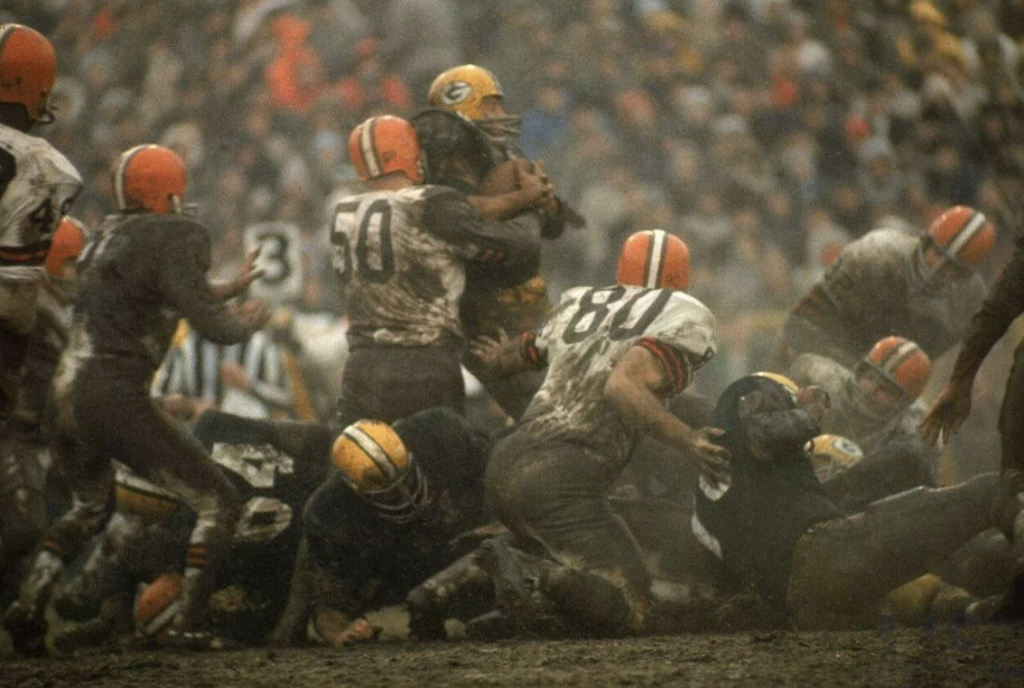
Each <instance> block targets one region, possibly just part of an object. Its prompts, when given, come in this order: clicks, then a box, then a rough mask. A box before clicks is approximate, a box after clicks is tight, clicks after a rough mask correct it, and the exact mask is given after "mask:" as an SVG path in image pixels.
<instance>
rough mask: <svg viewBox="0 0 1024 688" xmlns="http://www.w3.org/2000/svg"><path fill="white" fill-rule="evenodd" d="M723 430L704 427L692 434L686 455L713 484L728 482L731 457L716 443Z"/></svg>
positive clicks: (730, 473) (727, 451)
mask: <svg viewBox="0 0 1024 688" xmlns="http://www.w3.org/2000/svg"><path fill="white" fill-rule="evenodd" d="M723 435H725V430H722V429H720V428H712V427H706V428H701V429H700V430H697V431H696V432H695V433H693V442H692V443H691V445H690V448H689V450H688V451H687V454H688V456H689V458H690V460H691V461H693V462H694V463H695V464H696V465H697V468H698V469H699V470H700V472H701V473H702V474H703V475H704V477H705V478H706V479H707V480H708V481H709V482H712V483H714V484H716V485H717V484H722V483H726V482H728V481H729V477H730V476H731V475H732V469H731V468H730V466H729V459H730V458H732V455H731V454H730V453H729V450H728V449H726V448H725V447H723V446H721V445H720V444H718V443H717V440H719V439H720V438H721V437H722V436H723Z"/></svg>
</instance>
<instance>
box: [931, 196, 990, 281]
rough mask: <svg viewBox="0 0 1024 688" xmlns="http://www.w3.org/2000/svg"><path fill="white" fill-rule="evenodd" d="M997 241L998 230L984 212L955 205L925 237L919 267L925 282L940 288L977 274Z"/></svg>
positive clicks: (937, 220)
mask: <svg viewBox="0 0 1024 688" xmlns="http://www.w3.org/2000/svg"><path fill="white" fill-rule="evenodd" d="M995 243H996V231H995V229H994V228H993V227H992V223H991V222H989V221H988V218H986V217H985V215H984V213H981V212H979V211H977V210H975V209H974V208H970V207H968V206H964V205H958V206H954V207H952V208H950V209H949V210H947V211H946V212H944V213H942V215H940V216H939V217H937V218H936V219H935V221H934V222H932V224H931V226H930V227H928V231H927V232H926V233H925V234H924V235H923V236H922V237H921V245H920V246H919V247H918V250H917V255H916V256H915V263H916V265H915V268H916V270H917V273H918V274H919V276H920V278H921V280H922V281H923V283H924V284H925V285H927V286H931V287H935V288H937V287H940V286H942V285H943V284H944V283H948V282H949V281H950V279H952V278H955V277H958V276H959V277H963V276H966V275H970V274H971V273H973V272H974V270H975V269H976V268H978V267H979V266H980V265H981V264H982V263H983V262H984V261H985V259H986V258H988V254H989V253H991V251H992V247H993V246H995Z"/></svg>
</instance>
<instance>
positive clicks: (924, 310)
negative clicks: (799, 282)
mask: <svg viewBox="0 0 1024 688" xmlns="http://www.w3.org/2000/svg"><path fill="white" fill-rule="evenodd" d="M995 240H996V233H995V229H993V227H992V224H991V223H990V222H989V221H988V220H987V219H986V217H985V215H983V214H982V213H980V212H978V211H976V210H974V209H973V208H968V207H966V206H956V207H953V208H950V209H949V210H947V211H946V212H945V213H943V214H942V215H941V216H939V217H938V218H937V219H936V220H935V221H934V222H933V223H932V224H931V226H930V227H929V228H928V231H927V232H925V233H924V234H922V235H921V237H920V239H915V238H914V237H911V236H908V235H906V234H904V233H902V232H899V231H897V230H895V229H876V230H873V231H871V232H868V233H867V234H865V235H864V236H863V237H861V238H860V239H858V240H856V241H854V242H852V243H850V244H847V245H846V246H845V247H843V250H842V251H841V252H840V254H839V258H838V259H837V260H836V262H835V263H833V264H832V266H831V267H830V268H829V270H828V272H826V273H825V275H824V276H823V277H822V278H821V279H820V280H818V282H817V283H816V284H815V285H814V286H813V287H811V290H810V292H808V294H807V295H806V296H804V297H803V299H801V300H800V302H799V303H797V305H796V306H794V307H793V310H792V311H791V312H790V314H789V318H788V319H787V320H786V323H785V325H784V326H783V331H782V341H781V344H780V352H779V354H780V362H781V364H782V368H783V369H784V368H785V367H786V366H788V365H789V363H790V362H791V361H792V360H793V358H794V357H796V356H797V355H799V354H801V353H805V352H810V353H816V354H820V355H822V356H827V357H828V358H831V359H833V360H834V361H836V362H838V363H840V364H842V365H844V366H846V367H848V368H852V367H853V366H855V365H857V362H858V361H860V360H861V359H862V358H863V357H864V355H865V354H866V353H867V352H868V351H869V350H870V349H871V347H872V346H874V345H875V343H876V342H878V341H879V340H880V339H882V338H883V337H887V336H889V335H899V336H901V337H905V338H906V339H909V340H911V341H913V342H916V343H917V345H918V346H920V347H921V348H922V349H923V350H924V351H925V353H927V354H928V355H929V356H930V357H931V358H933V359H934V358H936V357H938V356H939V355H940V354H942V353H943V352H945V351H946V350H948V349H949V348H950V347H952V346H953V344H955V343H956V341H957V339H959V338H960V336H961V335H962V334H963V332H964V330H965V329H966V327H967V323H968V322H969V319H970V315H971V313H973V312H974V311H976V310H977V309H978V306H980V305H981V301H982V299H983V298H984V295H985V283H984V281H983V280H982V278H981V275H980V274H978V268H979V266H981V265H982V263H983V262H984V261H985V259H986V258H987V257H988V254H989V252H990V251H991V250H992V246H993V245H994V244H995Z"/></svg>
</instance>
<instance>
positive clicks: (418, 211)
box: [331, 186, 465, 346]
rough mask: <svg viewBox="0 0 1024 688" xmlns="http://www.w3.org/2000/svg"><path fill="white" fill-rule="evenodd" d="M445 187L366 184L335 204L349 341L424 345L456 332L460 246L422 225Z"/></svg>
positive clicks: (337, 263)
mask: <svg viewBox="0 0 1024 688" xmlns="http://www.w3.org/2000/svg"><path fill="white" fill-rule="evenodd" d="M446 192H447V190H445V189H443V187H435V186H413V187H408V188H405V189H401V190H398V191H372V192H368V193H364V194H359V195H357V196H350V197H347V198H344V199H342V200H341V202H339V203H338V205H337V206H336V210H335V216H334V222H333V225H332V228H331V243H332V244H333V245H334V267H335V271H336V273H337V275H338V277H339V279H340V281H341V284H342V285H343V289H344V299H345V311H346V314H347V316H348V318H349V328H348V333H349V339H350V341H358V340H359V339H363V340H367V341H369V342H372V343H377V344H385V345H399V346H430V345H437V344H439V343H440V342H443V341H444V340H446V339H451V340H459V339H461V336H462V335H461V333H462V330H461V327H460V325H459V322H458V302H459V299H460V297H461V296H462V292H463V289H464V287H465V267H464V263H463V255H464V253H465V252H464V250H462V249H460V248H459V247H457V246H455V245H454V244H452V243H449V242H447V241H445V240H444V239H442V238H440V237H438V236H437V235H435V234H433V233H431V232H430V231H428V230H427V229H426V228H425V227H424V226H423V223H424V213H425V210H426V204H427V202H428V201H429V199H430V198H431V197H432V196H436V195H438V194H440V193H446Z"/></svg>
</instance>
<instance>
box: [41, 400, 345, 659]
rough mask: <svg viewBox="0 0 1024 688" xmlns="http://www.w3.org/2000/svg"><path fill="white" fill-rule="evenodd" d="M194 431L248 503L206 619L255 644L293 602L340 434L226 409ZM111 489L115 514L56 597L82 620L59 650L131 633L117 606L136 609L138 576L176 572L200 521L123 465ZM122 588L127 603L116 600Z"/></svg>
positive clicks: (223, 632) (57, 604) (207, 416)
mask: <svg viewBox="0 0 1024 688" xmlns="http://www.w3.org/2000/svg"><path fill="white" fill-rule="evenodd" d="M194 434H195V437H196V439H198V440H199V441H200V442H201V443H202V444H203V446H204V447H205V448H206V450H207V451H209V452H210V457H211V459H212V460H213V462H214V463H215V464H216V466H217V469H218V470H219V471H220V473H221V474H222V475H223V476H224V477H225V479H227V480H228V481H229V482H230V483H231V484H232V485H233V487H234V488H235V489H236V490H237V492H238V495H239V501H240V503H241V504H242V507H241V510H240V513H241V516H240V517H239V519H238V521H237V522H236V524H235V528H234V532H233V534H232V537H231V541H230V545H229V549H228V551H227V553H226V554H225V555H224V557H223V560H224V564H223V565H222V566H220V567H219V569H218V570H217V572H216V577H215V582H214V583H213V584H212V585H211V587H212V589H213V590H214V592H213V593H212V594H211V596H210V598H209V604H208V605H207V606H206V609H205V617H206V618H207V621H208V623H209V624H210V627H211V628H212V629H213V630H214V631H215V634H216V636H217V637H218V638H220V639H230V640H233V641H240V642H244V643H248V644H255V643H259V642H262V641H263V639H264V637H265V636H266V635H267V634H268V633H269V632H270V631H271V630H272V629H273V628H274V626H275V625H276V624H277V622H278V621H279V619H280V615H281V612H282V610H283V609H284V607H285V603H286V601H287V599H288V590H289V580H290V576H291V573H292V569H293V565H294V561H295V553H296V550H297V549H298V546H299V542H300V539H301V533H302V527H301V526H302V510H303V507H304V505H305V503H306V500H307V499H308V498H309V496H310V495H311V494H312V493H313V491H314V490H316V488H317V487H319V486H320V484H321V483H323V481H324V478H325V476H326V475H327V470H328V467H329V465H330V459H329V457H330V449H331V444H332V442H333V440H334V435H333V433H332V432H331V431H330V430H329V429H328V428H327V427H326V426H323V425H316V424H309V423H297V422H289V421H265V420H257V419H249V418H242V417H239V416H234V415H231V414H228V413H223V412H220V411H207V412H206V413H204V414H203V415H202V416H200V418H199V420H198V421H197V422H196V425H195V428H194ZM115 494H116V503H117V518H115V519H111V521H110V524H109V525H108V527H107V530H106V532H105V533H104V536H103V537H102V538H101V539H100V540H99V541H98V542H97V543H96V544H95V545H94V546H93V548H92V553H91V554H90V556H89V558H88V559H87V560H86V562H85V563H84V565H83V566H81V568H80V570H79V573H78V575H77V576H76V577H75V578H74V579H72V580H71V581H69V582H68V583H67V584H66V585H64V586H63V587H62V589H61V591H60V593H59V594H58V595H57V596H56V597H55V599H54V603H53V607H54V609H55V610H56V611H57V612H58V614H60V616H61V617H62V618H64V619H68V620H75V621H85V622H86V623H84V624H82V625H81V626H79V627H77V628H74V629H71V630H69V631H67V632H64V633H61V634H59V635H57V636H56V637H55V638H54V643H55V645H56V646H57V647H58V648H59V649H61V650H65V651H66V650H69V649H71V648H73V647H81V646H85V645H95V644H98V643H100V642H106V641H108V640H109V639H110V636H111V634H112V633H115V632H116V631H117V629H118V628H119V627H120V628H125V629H129V630H130V629H131V628H132V626H133V624H131V623H127V624H125V623H123V622H121V621H120V619H119V618H118V616H117V614H114V613H111V612H113V611H117V612H120V613H122V614H123V613H125V612H128V613H130V611H131V604H130V598H131V597H133V596H134V592H135V588H136V584H137V583H139V582H145V583H152V582H153V581H154V580H156V579H157V578H159V577H160V576H162V575H164V574H174V575H177V574H178V572H180V571H181V570H182V569H183V568H184V566H185V564H186V561H185V560H184V558H183V556H182V554H183V553H184V552H185V547H186V545H187V542H188V536H189V531H190V530H191V528H192V525H193V523H194V521H195V514H194V512H193V511H192V510H191V509H189V508H188V506H187V505H186V504H184V503H183V502H182V501H181V500H180V499H178V498H177V497H176V495H174V494H173V493H170V492H168V491H166V490H162V489H160V488H158V487H157V486H155V485H152V484H150V483H148V482H146V481H144V480H142V479H141V478H139V477H138V476H137V475H134V474H132V473H131V472H130V471H128V470H125V469H124V468H123V467H120V466H119V467H118V470H117V474H116V490H115ZM126 593H127V597H128V598H129V600H128V601H129V604H127V605H125V604H118V603H117V600H118V599H119V598H121V597H123V596H124V595H125V594H126ZM179 597H180V596H175V598H174V599H175V600H176V601H179V602H180V600H178V598H179ZM111 605H113V607H111ZM165 616H167V615H165ZM90 617H94V618H90ZM87 619H88V621H87ZM165 621H166V619H165ZM143 630H144V632H145V633H146V634H147V635H152V632H151V631H148V632H147V631H145V629H143Z"/></svg>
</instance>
